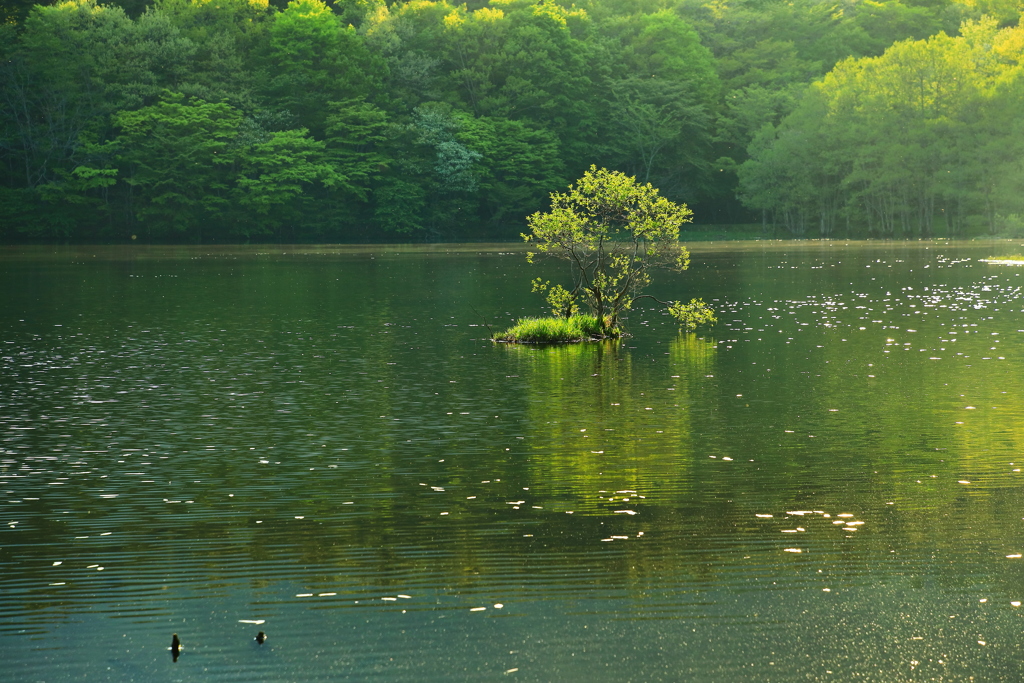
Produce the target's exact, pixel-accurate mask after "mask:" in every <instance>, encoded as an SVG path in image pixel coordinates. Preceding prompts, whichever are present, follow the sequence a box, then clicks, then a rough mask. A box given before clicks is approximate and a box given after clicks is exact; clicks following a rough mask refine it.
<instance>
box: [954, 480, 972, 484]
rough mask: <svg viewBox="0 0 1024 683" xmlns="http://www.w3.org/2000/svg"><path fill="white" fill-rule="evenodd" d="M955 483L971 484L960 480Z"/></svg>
mask: <svg viewBox="0 0 1024 683" xmlns="http://www.w3.org/2000/svg"><path fill="white" fill-rule="evenodd" d="M957 483H958V484H970V483H971V482H969V481H967V480H966V479H961V480H959V481H957Z"/></svg>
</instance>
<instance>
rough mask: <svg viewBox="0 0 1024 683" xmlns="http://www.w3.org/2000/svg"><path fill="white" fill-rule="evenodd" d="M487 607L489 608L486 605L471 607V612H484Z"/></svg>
mask: <svg viewBox="0 0 1024 683" xmlns="http://www.w3.org/2000/svg"><path fill="white" fill-rule="evenodd" d="M485 609H487V608H486V607H470V608H469V611H470V612H483V611H484V610H485Z"/></svg>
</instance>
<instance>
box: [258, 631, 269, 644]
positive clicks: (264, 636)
mask: <svg viewBox="0 0 1024 683" xmlns="http://www.w3.org/2000/svg"><path fill="white" fill-rule="evenodd" d="M266 639H267V634H266V633H264V632H263V631H260V632H259V633H257V634H256V642H257V643H259V644H260V645H262V644H263V641H265V640H266Z"/></svg>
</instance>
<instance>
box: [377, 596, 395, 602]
mask: <svg viewBox="0 0 1024 683" xmlns="http://www.w3.org/2000/svg"><path fill="white" fill-rule="evenodd" d="M381 600H386V601H388V602H397V601H398V598H391V597H387V598H381Z"/></svg>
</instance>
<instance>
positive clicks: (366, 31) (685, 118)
mask: <svg viewBox="0 0 1024 683" xmlns="http://www.w3.org/2000/svg"><path fill="white" fill-rule="evenodd" d="M1019 11H1020V7H1019V4H1018V2H1017V0H977V1H975V2H968V1H964V2H952V1H951V0H879V1H875V0H792V1H789V0H581V1H580V2H577V3H575V4H570V3H568V2H552V1H550V0H541V1H540V2H538V1H537V0H490V1H489V2H481V1H479V0H475V1H473V2H470V3H468V4H463V5H457V6H456V5H452V4H448V3H447V2H433V1H430V0H412V1H410V2H404V3H403V2H395V3H393V4H386V3H385V2H383V0H338V1H337V2H335V3H333V4H324V3H323V2H322V1H321V0H291V1H290V2H287V3H284V2H277V0H275V2H273V3H272V4H268V3H267V0H156V2H153V3H149V2H146V1H145V0H121V1H114V2H111V3H109V4H101V3H98V2H96V0H72V1H71V2H63V3H59V4H54V5H33V4H31V3H28V2H24V1H23V0H13V1H12V0H7V1H6V2H5V3H4V4H3V6H2V8H0V12H2V16H0V22H3V23H2V24H0V62H2V63H0V156H2V164H0V174H2V175H0V239H2V240H5V241H12V240H24V239H29V240H72V241H125V240H129V239H139V240H142V241H165V242H166V241H175V242H202V243H206V242H239V241H247V240H267V241H356V240H374V241H376V240H394V239H401V240H439V239H440V240H452V239H461V240H473V239H503V238H509V237H514V236H517V235H518V234H519V232H521V231H522V230H523V227H524V225H525V216H526V215H528V214H530V213H532V212H534V211H537V210H540V209H543V208H545V207H546V203H547V196H548V193H549V192H551V191H553V190H559V189H563V188H564V187H565V185H566V184H567V183H568V181H569V180H570V179H572V178H576V177H578V176H579V175H580V174H581V173H582V172H583V171H584V170H585V169H586V168H588V167H589V166H590V165H591V164H597V165H598V166H604V167H607V168H610V169H615V170H620V171H624V172H626V173H629V174H631V175H636V176H637V178H638V179H639V180H641V181H643V182H651V183H653V184H654V185H655V186H656V187H658V188H660V189H661V191H662V193H663V194H664V195H665V196H667V197H668V198H670V199H672V200H675V201H681V202H686V203H687V204H688V205H689V206H690V207H691V208H692V209H694V211H695V214H696V222H697V223H698V224H699V223H705V224H707V223H723V224H724V223H728V224H735V223H758V224H761V225H762V226H763V229H764V230H765V231H766V232H770V233H772V234H779V235H797V236H819V235H824V236H881V237H884V236H930V235H938V236H946V235H948V236H966V235H973V234H979V233H997V232H1006V231H1012V230H1015V229H1019V228H1020V227H1021V226H1020V222H1021V219H1020V214H1021V213H1022V212H1024V207H1022V206H1021V204H1022V203H1024V192H1022V181H1024V169H1022V163H1024V117H1021V116H1020V115H1019V112H1021V111H1024V78H1022V76H1021V70H1022V65H1021V60H1022V56H1024V29H1019V28H1017V23H1018V18H1019Z"/></svg>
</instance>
